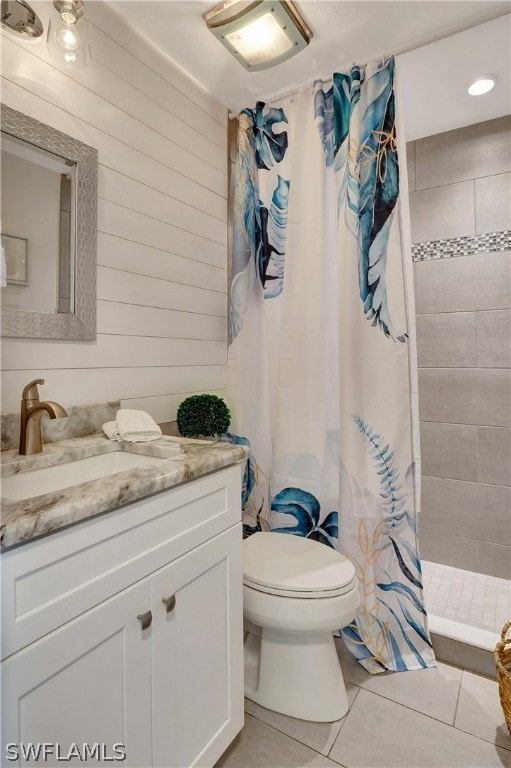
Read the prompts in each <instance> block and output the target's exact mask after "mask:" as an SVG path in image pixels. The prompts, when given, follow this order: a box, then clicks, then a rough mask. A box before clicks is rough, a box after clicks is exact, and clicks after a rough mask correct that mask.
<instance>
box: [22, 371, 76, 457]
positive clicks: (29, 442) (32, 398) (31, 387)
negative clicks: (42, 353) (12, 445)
mask: <svg viewBox="0 0 511 768" xmlns="http://www.w3.org/2000/svg"><path fill="white" fill-rule="evenodd" d="M38 384H44V379H35V380H34V381H31V382H30V384H27V386H26V387H25V389H24V390H23V394H22V395H21V430H20V454H21V455H22V456H30V455H32V454H33V453H41V451H42V450H43V442H42V440H41V418H42V415H43V413H44V412H45V411H46V413H47V414H48V416H49V417H50V419H61V418H62V417H63V416H67V412H66V411H65V410H64V408H63V407H62V406H61V405H59V404H58V403H54V402H53V401H52V400H45V401H43V402H42V403H40V402H39V392H38V391H37V385H38Z"/></svg>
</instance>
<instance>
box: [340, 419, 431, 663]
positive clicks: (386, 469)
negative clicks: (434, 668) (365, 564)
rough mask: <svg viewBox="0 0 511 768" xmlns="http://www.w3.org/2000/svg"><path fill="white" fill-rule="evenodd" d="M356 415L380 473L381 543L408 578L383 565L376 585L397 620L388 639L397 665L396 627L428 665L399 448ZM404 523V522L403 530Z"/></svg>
mask: <svg viewBox="0 0 511 768" xmlns="http://www.w3.org/2000/svg"><path fill="white" fill-rule="evenodd" d="M352 418H353V421H354V423H355V425H356V427H357V429H358V431H359V432H360V434H361V436H362V439H363V441H364V444H365V447H366V450H367V452H368V454H369V455H370V456H371V458H372V461H373V463H374V465H375V471H376V474H377V477H378V484H379V488H380V491H379V493H380V503H381V508H382V512H383V525H382V526H381V534H380V536H381V538H382V539H383V541H382V542H381V543H380V544H379V546H380V548H381V549H382V550H383V549H388V548H389V547H390V551H393V553H394V557H395V564H396V569H395V570H396V572H398V573H401V574H402V576H403V577H404V579H405V580H406V581H405V582H402V581H397V580H396V578H392V577H391V576H390V574H389V573H388V572H387V571H386V570H383V569H382V570H383V573H384V574H385V576H386V578H387V581H386V582H384V581H383V580H381V579H380V580H378V581H377V583H376V585H375V586H376V590H377V592H376V597H377V600H378V603H379V605H380V606H383V607H384V608H385V610H386V612H387V615H389V614H390V616H391V617H392V618H393V620H394V626H395V628H393V627H391V625H390V623H389V622H387V625H386V629H385V633H386V640H387V641H388V644H389V647H390V648H391V649H392V654H393V663H394V668H395V669H397V670H399V669H400V668H401V665H402V661H401V653H400V652H399V643H398V642H397V640H396V636H395V631H396V630H397V631H398V633H399V634H401V635H402V636H403V638H404V640H405V643H406V645H407V646H408V648H409V649H410V650H411V651H412V653H413V655H414V656H415V658H416V659H417V660H418V661H419V662H420V665H421V666H424V667H425V666H427V663H426V661H425V659H424V656H423V653H421V650H420V648H419V647H417V642H414V641H413V640H412V638H411V637H410V634H409V631H410V629H411V630H413V632H414V633H415V634H416V635H418V637H419V638H420V640H421V641H422V642H424V643H426V644H427V645H428V646H429V647H431V641H430V639H429V636H428V631H427V628H426V616H427V614H426V610H425V608H424V605H423V602H422V582H421V567H420V560H419V558H418V557H417V555H416V552H415V551H414V550H413V547H411V546H410V544H409V542H407V541H406V539H405V535H404V534H405V532H406V534H408V535H409V534H410V533H412V534H413V536H415V534H416V530H415V524H414V521H413V518H412V516H411V515H410V513H409V512H408V510H407V509H406V492H405V490H404V489H403V488H402V484H401V480H400V477H401V473H400V472H399V470H398V469H397V467H396V466H395V465H394V462H395V452H394V450H392V448H391V447H390V445H389V443H388V442H386V441H385V440H384V438H383V437H382V436H381V435H380V434H378V433H377V432H376V431H375V430H374V429H373V428H372V427H371V426H369V425H368V424H367V423H366V422H364V420H363V419H362V418H361V417H360V416H358V415H356V414H355V415H353V417H352ZM402 526H404V529H403V530H402ZM385 539H386V543H385ZM405 558H406V559H405ZM406 582H408V583H406ZM410 585H411V586H410ZM378 592H379V594H378ZM383 594H386V595H387V598H388V599H389V598H390V597H392V596H393V597H394V601H395V602H394V607H392V606H391V605H390V603H389V602H388V599H383V597H382V595H383ZM401 598H406V600H407V601H408V602H409V605H410V609H411V610H412V611H414V612H415V615H412V613H411V610H409V609H408V608H407V607H406V606H405V605H404V603H403V601H402V599H401ZM408 628H409V629H408ZM398 636H399V635H398Z"/></svg>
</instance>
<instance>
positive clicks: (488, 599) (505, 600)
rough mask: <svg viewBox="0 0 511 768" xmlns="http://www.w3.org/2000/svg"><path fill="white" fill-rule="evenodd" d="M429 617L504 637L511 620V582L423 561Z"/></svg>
mask: <svg viewBox="0 0 511 768" xmlns="http://www.w3.org/2000/svg"><path fill="white" fill-rule="evenodd" d="M422 573H423V580H424V593H425V601H426V608H427V610H428V613H430V614H433V615H435V616H442V617H443V618H445V619H452V620H453V621H459V622H461V623H462V624H470V626H472V627H479V628H480V629H487V630H489V631H490V632H497V633H498V634H500V632H501V631H502V627H503V626H504V624H505V623H506V621H509V620H510V619H511V582H510V581H508V580H507V579H498V578H496V577H495V576H487V575H486V574H484V573H473V572H472V571H463V570H462V569H461V568H452V567H451V566H450V565H442V564H440V563H431V562H429V561H428V560H423V561H422Z"/></svg>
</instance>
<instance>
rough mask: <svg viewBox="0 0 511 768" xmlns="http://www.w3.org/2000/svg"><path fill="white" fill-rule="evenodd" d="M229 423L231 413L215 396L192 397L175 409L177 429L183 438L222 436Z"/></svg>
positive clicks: (219, 398) (220, 399)
mask: <svg viewBox="0 0 511 768" xmlns="http://www.w3.org/2000/svg"><path fill="white" fill-rule="evenodd" d="M230 423H231V412H230V411H229V409H228V407H227V405H226V404H225V402H224V401H223V400H222V398H221V397H217V396H216V395H192V396H191V397H187V398H186V400H183V402H182V403H180V405H179V408H178V409H177V427H178V429H179V432H180V433H181V434H182V435H183V437H198V436H199V435H206V436H209V435H223V434H224V433H225V432H227V429H228V428H229V424H230Z"/></svg>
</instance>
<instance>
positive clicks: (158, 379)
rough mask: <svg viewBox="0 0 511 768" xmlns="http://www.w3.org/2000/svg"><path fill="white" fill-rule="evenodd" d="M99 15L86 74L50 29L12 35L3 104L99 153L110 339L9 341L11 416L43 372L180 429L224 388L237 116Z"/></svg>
mask: <svg viewBox="0 0 511 768" xmlns="http://www.w3.org/2000/svg"><path fill="white" fill-rule="evenodd" d="M35 6H37V8H36V10H37V12H38V13H39V15H40V16H41V19H42V20H43V21H44V22H45V29H46V19H47V15H48V12H49V7H50V3H47V2H44V3H42V2H35V3H34V7H35ZM86 11H87V17H88V20H89V36H90V43H91V48H92V62H91V64H90V65H89V66H88V67H86V68H84V69H77V70H72V69H65V68H64V67H60V66H59V65H58V64H55V63H54V62H53V61H52V60H51V59H50V58H49V57H48V54H47V51H46V44H45V38H46V35H44V36H43V39H42V40H39V41H37V42H24V41H23V40H22V39H21V38H20V39H19V40H18V39H17V38H15V37H13V35H12V34H9V33H7V32H2V35H1V47H2V51H1V72H2V93H1V98H2V101H3V102H4V103H5V104H7V105H9V106H10V107H12V108H14V109H17V110H19V111H21V112H24V113H25V114H28V115H30V116H31V117H34V118H36V119H37V120H40V121H42V122H45V123H48V124H49V125H52V126H53V127H55V128H57V129H58V130H61V131H63V132H65V133H68V134H70V135H72V136H74V137H75V138H77V139H79V140H81V141H83V142H85V143H87V144H90V145H92V146H94V147H96V148H97V149H98V151H99V185H98V186H99V189H98V254H97V262H98V264H97V290H98V294H97V309H98V335H97V339H96V341H94V342H67V341H66V342H57V341H49V340H30V339H4V340H3V344H2V412H3V413H8V412H14V411H16V410H17V409H18V408H19V399H20V394H21V390H22V387H23V386H24V384H25V383H26V382H28V381H29V380H30V379H33V378H39V377H43V378H45V379H46V384H45V386H44V388H42V389H41V394H42V395H43V396H44V397H47V398H50V399H52V400H57V401H58V402H60V403H62V404H63V405H64V406H66V405H74V404H79V403H91V402H98V401H105V400H111V399H117V398H120V399H121V400H122V401H123V404H124V405H127V406H130V407H138V408H143V409H145V410H147V411H149V412H150V413H151V414H152V415H153V417H154V418H156V419H157V420H158V421H171V420H173V419H174V418H175V412H176V408H177V405H178V404H179V402H180V401H181V400H182V399H183V398H184V397H186V396H187V395H189V394H192V393H196V392H206V391H207V392H216V393H217V394H223V392H224V387H225V375H226V357H227V342H226V339H227V320H226V315H227V295H226V291H227V270H226V266H227V255H226V250H227V249H226V242H227V239H226V238H227V233H226V219H227V153H226V143H227V110H226V108H225V107H224V106H223V105H222V104H220V102H218V101H217V100H216V99H215V98H213V97H212V96H211V95H210V94H208V93H207V92H205V91H204V90H203V89H202V88H201V87H200V86H199V85H198V84H197V83H196V82H195V81H194V80H192V79H191V78H190V77H189V76H188V75H187V74H186V73H185V72H184V71H183V70H181V69H180V68H179V67H178V66H177V65H175V64H174V63H173V62H172V61H171V60H170V59H168V58H167V57H165V56H164V55H162V54H161V53H160V52H159V51H158V50H157V49H156V48H155V47H154V46H153V45H152V44H151V43H150V42H149V41H148V40H146V39H145V38H144V37H143V36H142V35H140V34H138V33H137V32H136V31H135V30H133V29H132V28H130V27H129V26H128V25H127V24H126V23H124V22H123V21H122V19H121V18H120V17H119V16H118V15H117V14H115V13H114V12H113V11H112V10H111V9H110V8H109V7H108V6H106V5H105V4H104V3H102V2H99V1H97V0H96V1H95V2H88V3H87V4H86Z"/></svg>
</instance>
